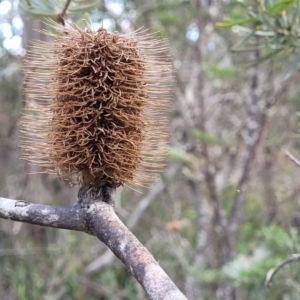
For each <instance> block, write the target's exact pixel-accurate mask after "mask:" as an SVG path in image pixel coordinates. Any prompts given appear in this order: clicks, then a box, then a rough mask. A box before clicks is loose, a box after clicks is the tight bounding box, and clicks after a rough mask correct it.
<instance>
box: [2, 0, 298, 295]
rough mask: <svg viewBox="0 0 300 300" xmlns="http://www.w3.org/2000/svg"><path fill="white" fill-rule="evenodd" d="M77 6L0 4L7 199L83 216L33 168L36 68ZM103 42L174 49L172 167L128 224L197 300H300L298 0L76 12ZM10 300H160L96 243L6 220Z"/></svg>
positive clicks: (96, 7)
mask: <svg viewBox="0 0 300 300" xmlns="http://www.w3.org/2000/svg"><path fill="white" fill-rule="evenodd" d="M64 4H65V2H64V1H42V0H36V1H29V0H27V1H18V0H2V1H0V178H1V180H0V196H1V197H6V198H11V199H23V200H27V201H30V202H34V203H44V204H55V205H72V204H75V202H76V195H77V188H76V187H73V188H71V187H68V186H65V185H64V184H63V183H62V182H60V181H59V180H58V179H56V178H51V177H49V176H47V175H45V174H37V175H27V174H28V172H31V171H38V169H37V168H35V167H34V166H30V165H28V164H26V163H25V162H24V161H22V160H20V159H19V154H20V153H19V152H20V149H19V147H18V135H19V133H18V130H19V125H20V116H21V114H22V107H23V106H24V103H23V100H24V96H23V95H22V71H21V70H22V60H23V58H24V57H25V55H26V49H27V47H28V44H29V43H30V41H33V40H35V39H42V38H44V37H42V36H41V34H40V33H38V32H36V31H33V29H42V28H45V25H44V24H43V23H42V22H41V19H42V17H43V16H48V17H52V18H56V17H57V15H58V14H59V13H60V12H61V11H62V8H63V6H64ZM69 8H70V9H69V10H68V11H67V15H66V19H67V20H72V21H74V22H76V23H77V24H78V25H79V26H84V23H83V22H82V20H83V19H86V20H88V21H89V22H91V24H92V27H93V28H94V29H98V28H100V27H102V26H103V27H104V28H105V29H107V30H109V31H114V30H117V31H121V32H130V31H133V30H135V29H138V28H140V27H142V26H144V28H148V29H149V30H150V31H151V32H159V33H158V34H159V36H160V37H164V38H168V39H169V42H170V52H171V54H172V56H173V58H174V67H175V69H176V74H175V78H176V82H175V83H174V100H173V103H172V106H171V109H170V125H171V130H172V138H171V145H170V152H169V163H168V166H167V167H166V169H165V172H164V174H163V175H162V177H161V180H160V181H158V182H157V183H155V184H154V185H153V186H152V187H151V189H145V190H143V191H142V193H137V192H135V191H133V190H130V189H128V188H119V189H118V190H117V192H116V194H115V201H116V212H117V214H118V215H119V216H120V218H121V219H122V220H123V221H124V222H125V223H126V224H127V225H128V226H129V227H130V228H131V229H132V231H133V233H134V234H135V235H136V236H137V237H138V239H139V240H140V241H141V242H142V243H143V244H144V245H145V246H146V247H147V248H148V249H149V250H150V252H151V253H152V254H153V255H154V257H155V258H156V259H157V260H158V261H159V264H160V265H161V266H162V267H163V268H164V269H165V270H166V272H167V273H168V274H169V275H170V277H171V278H172V279H173V280H174V282H175V283H176V284H177V285H178V287H179V288H180V289H181V290H182V291H183V292H184V293H185V294H186V295H187V297H188V299H232V300H235V299H238V300H240V299H241V300H244V299H245V300H246V299H249V300H250V299H253V300H259V299H272V300H276V299H278V300H281V299H285V300H291V299H300V283H299V279H300V272H299V264H298V263H297V262H296V263H294V264H290V265H287V266H285V267H284V268H282V269H281V270H280V271H279V272H278V273H277V274H276V276H275V278H274V279H273V285H272V286H271V288H269V289H267V288H266V287H265V286H264V281H265V278H266V274H267V272H268V271H269V270H270V269H271V268H272V267H274V266H276V265H278V264H279V263H280V262H281V261H283V260H284V259H285V258H287V257H289V256H291V255H292V254H293V253H297V252H299V251H300V250H299V248H300V247H299V246H300V240H299V226H300V208H299V205H300V202H299V200H300V198H299V195H300V183H299V178H300V176H299V175H300V170H299V166H297V165H296V164H295V163H294V162H292V161H291V160H290V159H289V158H288V157H287V156H286V155H285V152H286V151H287V150H288V151H290V152H291V153H293V155H294V156H295V157H299V158H300V143H299V141H300V140H299V116H300V115H299V113H297V112H298V111H300V101H299V91H300V85H299V81H300V76H299V63H298V60H299V54H300V52H299V49H300V24H299V19H300V3H299V1H298V0H297V1H295V0H294V1H293V0H284V1H282V0H281V1H279V0H278V1H276V0H265V1H263V0H261V1H258V0H257V1H251V0H245V1H242V0H240V1H232V0H220V1H217V0H202V1H201V0H190V1H189V0H182V1H179V0H162V1H154V0H148V1H146V0H141V1H137V0H123V1H122V0H106V1H83V0H77V1H71V6H70V7H69ZM0 299H3V300H14V299H18V300H27V299H46V300H59V299H67V300H68V299H88V300H93V299H103V300H106V299H124V300H125V299H126V300H129V299H130V300H134V299H138V300H139V299H147V296H146V295H145V293H144V291H143V290H142V288H141V287H140V286H139V284H138V283H137V282H136V280H135V279H134V278H133V277H131V276H130V274H129V273H128V271H127V270H126V268H125V267H124V266H123V265H122V264H121V263H120V262H119V261H118V259H116V258H115V257H114V256H113V255H112V254H111V253H110V251H109V250H108V249H106V247H105V246H104V245H103V244H101V243H100V242H98V240H97V239H95V238H94V237H91V236H88V235H86V234H84V233H77V232H71V231H65V230H56V229H49V228H42V227H37V226H31V225H26V224H22V223H17V222H12V221H7V220H0Z"/></svg>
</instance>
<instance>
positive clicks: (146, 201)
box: [84, 164, 181, 275]
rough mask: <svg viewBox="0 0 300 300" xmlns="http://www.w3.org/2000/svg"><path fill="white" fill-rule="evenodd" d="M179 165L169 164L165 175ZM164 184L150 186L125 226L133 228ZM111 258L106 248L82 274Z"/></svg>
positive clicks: (107, 263) (108, 261)
mask: <svg viewBox="0 0 300 300" xmlns="http://www.w3.org/2000/svg"><path fill="white" fill-rule="evenodd" d="M180 167H181V165H180V164H171V166H170V168H169V169H168V170H167V172H166V176H167V177H170V178H172V177H173V176H174V174H175V173H176V172H177V171H178V169H179V168H180ZM166 186H167V184H166V182H164V181H163V179H161V181H158V182H157V183H155V184H154V185H153V186H152V187H151V188H150V190H149V192H148V194H147V195H145V197H143V198H142V199H141V200H140V201H139V203H138V205H137V206H136V208H135V209H134V211H133V212H132V213H131V214H130V217H129V218H128V220H127V221H126V226H127V227H128V228H129V229H133V228H134V227H135V226H136V225H137V224H138V222H139V221H140V219H141V217H142V216H143V214H144V212H145V211H146V209H147V208H148V207H149V205H150V204H151V203H152V202H153V201H154V200H155V199H156V198H157V197H158V196H159V195H160V194H161V193H162V192H163V191H164V190H165V188H166ZM113 259H114V255H113V253H112V252H111V251H110V250H107V251H106V252H104V253H103V254H102V255H101V256H100V257H98V258H96V259H95V260H94V261H92V262H91V263H90V264H89V265H88V266H87V267H86V268H85V270H84V275H90V274H93V273H95V272H98V271H99V270H101V269H102V268H104V267H106V266H108V265H109V264H111V263H112V261H113Z"/></svg>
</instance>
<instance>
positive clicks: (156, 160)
mask: <svg viewBox="0 0 300 300" xmlns="http://www.w3.org/2000/svg"><path fill="white" fill-rule="evenodd" d="M50 25H51V27H52V30H55V33H51V32H50V31H43V33H44V34H46V35H48V36H51V37H52V38H54V41H53V42H44V41H36V42H34V43H33V45H32V47H31V49H30V50H29V51H28V54H27V58H26V60H25V68H24V78H25V93H26V95H27V97H26V103H27V105H26V107H27V108H26V112H25V113H24V116H23V121H22V130H21V132H22V134H21V147H22V150H23V156H22V157H23V158H25V159H26V160H28V161H29V162H31V163H33V164H36V165H38V166H41V167H43V168H44V172H48V173H50V174H58V176H59V177H60V178H61V179H62V180H65V181H69V182H74V178H75V179H76V178H77V179H79V181H80V180H81V181H83V184H85V185H89V186H90V185H91V184H92V183H93V182H97V181H99V180H100V181H101V180H102V179H103V178H105V180H107V181H108V182H110V183H111V184H112V186H114V187H116V186H119V185H122V184H125V183H129V184H133V185H137V186H145V185H148V184H149V183H150V182H152V181H153V179H154V177H155V176H156V174H158V173H159V172H160V171H161V170H162V168H163V166H164V162H165V157H166V152H167V151H166V148H167V143H168V141H169V129H168V122H167V115H168V111H169V105H170V98H171V94H172V93H171V90H172V78H173V75H172V71H173V69H172V65H171V59H170V57H169V55H168V54H167V50H168V49H167V45H166V42H165V41H163V40H160V39H157V38H156V37H155V36H154V35H152V34H148V33H146V32H145V31H142V30H138V31H136V32H133V33H130V34H122V33H109V32H107V31H106V30H103V29H100V30H98V31H93V30H91V28H89V27H88V28H87V29H85V30H82V29H80V28H78V27H77V26H76V25H74V24H69V26H68V27H64V26H61V25H58V24H56V23H51V24H50ZM81 183H82V182H81Z"/></svg>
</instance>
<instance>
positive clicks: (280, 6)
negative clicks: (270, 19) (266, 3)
mask: <svg viewBox="0 0 300 300" xmlns="http://www.w3.org/2000/svg"><path fill="white" fill-rule="evenodd" d="M294 2H295V0H282V1H280V2H277V3H275V4H273V5H272V6H270V7H269V9H268V11H269V12H270V13H273V14H274V13H279V12H282V11H284V10H286V9H287V8H288V7H289V6H290V5H291V4H292V3H294Z"/></svg>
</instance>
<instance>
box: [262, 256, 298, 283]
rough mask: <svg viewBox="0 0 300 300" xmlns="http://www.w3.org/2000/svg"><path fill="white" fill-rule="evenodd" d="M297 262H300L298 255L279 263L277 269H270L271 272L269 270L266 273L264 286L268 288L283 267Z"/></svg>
mask: <svg viewBox="0 0 300 300" xmlns="http://www.w3.org/2000/svg"><path fill="white" fill-rule="evenodd" d="M299 260H300V254H293V255H292V256H291V257H289V258H287V259H285V260H284V261H283V262H281V263H280V264H279V265H278V266H277V267H275V268H272V269H271V270H269V272H268V273H267V276H266V281H265V286H266V287H267V288H269V287H270V286H271V285H272V279H273V277H274V276H275V274H276V273H277V272H278V271H279V270H280V269H282V268H283V267H284V266H285V265H287V264H291V263H293V262H295V261H299Z"/></svg>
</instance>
